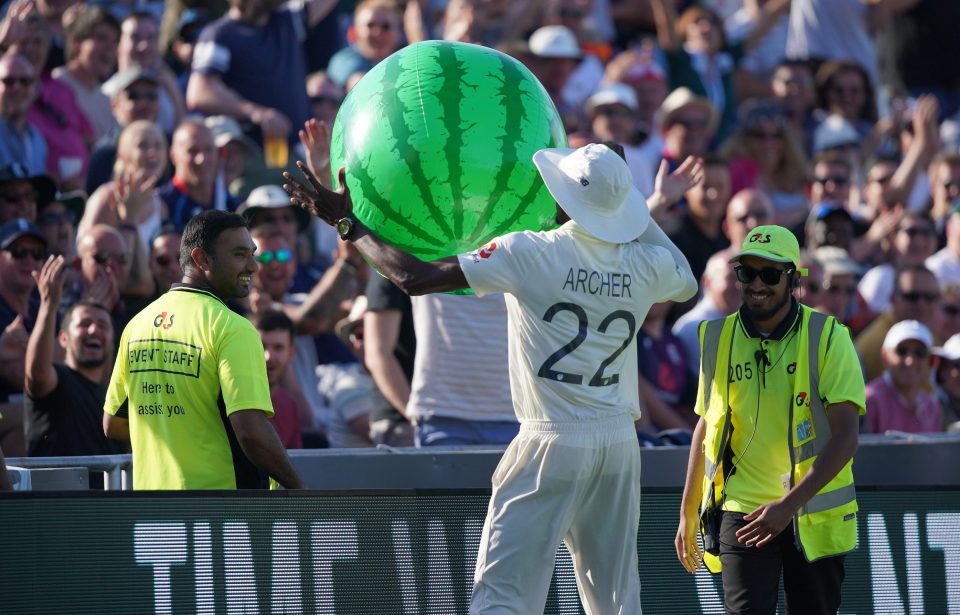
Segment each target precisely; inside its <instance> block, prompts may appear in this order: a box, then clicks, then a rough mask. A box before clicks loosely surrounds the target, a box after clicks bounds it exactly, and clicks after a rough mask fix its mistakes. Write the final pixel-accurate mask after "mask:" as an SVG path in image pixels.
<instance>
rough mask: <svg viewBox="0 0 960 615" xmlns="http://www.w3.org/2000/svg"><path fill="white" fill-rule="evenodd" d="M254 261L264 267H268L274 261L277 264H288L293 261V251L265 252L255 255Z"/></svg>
mask: <svg viewBox="0 0 960 615" xmlns="http://www.w3.org/2000/svg"><path fill="white" fill-rule="evenodd" d="M256 259H257V261H258V262H260V263H261V264H264V265H269V264H270V263H272V262H274V261H276V262H278V263H289V262H290V261H292V260H293V251H292V250H288V249H286V248H283V249H282V250H267V251H266V252H261V253H260V254H257V256H256Z"/></svg>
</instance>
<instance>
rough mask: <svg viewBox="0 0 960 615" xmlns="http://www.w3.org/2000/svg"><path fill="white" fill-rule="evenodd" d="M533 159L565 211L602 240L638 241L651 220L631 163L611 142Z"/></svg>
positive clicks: (551, 152) (552, 151) (555, 151)
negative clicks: (611, 145)
mask: <svg viewBox="0 0 960 615" xmlns="http://www.w3.org/2000/svg"><path fill="white" fill-rule="evenodd" d="M533 163H534V164H535V165H536V166H537V169H538V170H539V171H540V176H541V177H543V182H544V183H545V184H546V185H547V189H548V190H549V191H550V194H552V195H553V198H554V199H555V200H556V201H557V203H558V204H559V205H560V207H562V208H563V211H565V212H567V214H568V215H569V216H570V217H571V218H573V220H574V221H575V222H576V223H577V224H579V225H580V226H582V227H583V228H584V229H586V231H587V232H588V233H590V234H591V235H593V236H594V237H596V238H597V239H602V240H603V241H609V242H610V243H626V242H628V241H633V240H634V239H636V238H637V237H639V236H640V235H641V234H642V233H643V231H644V230H646V228H647V225H648V224H649V223H650V211H649V209H648V208H647V201H646V199H645V198H643V195H642V194H641V193H640V191H639V190H637V189H636V188H634V186H633V177H632V175H631V174H630V169H629V168H628V167H627V163H626V162H624V160H623V158H621V157H620V156H618V155H617V154H616V153H615V152H614V151H613V150H612V149H610V148H609V147H607V146H606V145H600V144H597V143H590V144H588V145H584V146H583V147H581V148H579V149H571V148H555V149H542V150H540V151H538V152H537V153H535V154H534V155H533Z"/></svg>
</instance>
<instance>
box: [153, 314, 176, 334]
mask: <svg viewBox="0 0 960 615" xmlns="http://www.w3.org/2000/svg"><path fill="white" fill-rule="evenodd" d="M153 326H154V327H157V328H163V329H164V330H167V329H169V328H170V327H172V326H173V314H170V318H167V313H166V312H160V313H159V314H157V317H156V318H154V319H153Z"/></svg>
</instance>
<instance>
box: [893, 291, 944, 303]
mask: <svg viewBox="0 0 960 615" xmlns="http://www.w3.org/2000/svg"><path fill="white" fill-rule="evenodd" d="M900 296H901V297H903V298H904V299H905V300H907V301H909V302H910V303H916V302H918V301H920V300H921V299H923V300H924V301H926V302H927V303H933V302H934V301H936V300H937V299H939V298H940V295H939V294H938V293H921V292H919V291H910V292H907V293H900Z"/></svg>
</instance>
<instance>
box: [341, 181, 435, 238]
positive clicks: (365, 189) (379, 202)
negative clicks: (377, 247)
mask: <svg viewBox="0 0 960 615" xmlns="http://www.w3.org/2000/svg"><path fill="white" fill-rule="evenodd" d="M352 179H354V180H355V181H357V182H359V183H360V190H359V191H358V192H359V193H360V194H362V195H364V196H365V197H366V198H367V200H368V201H370V203H371V204H372V205H373V206H374V208H376V209H377V210H379V211H380V212H381V213H382V214H383V215H384V217H386V218H387V219H388V220H390V221H391V222H394V223H395V224H397V225H398V226H401V227H403V229H404V230H406V231H407V232H408V233H410V234H411V235H413V236H414V237H416V238H417V239H419V240H421V241H423V242H424V243H427V244H429V243H430V242H432V241H433V240H434V239H433V237H431V236H430V234H429V233H425V232H424V231H423V229H422V228H420V227H419V226H417V225H416V224H414V223H413V222H411V221H410V220H409V219H407V218H405V217H404V216H402V215H400V214H399V213H397V212H396V211H395V210H394V209H393V208H392V207H390V203H389V201H387V199H385V198H384V197H383V196H382V195H381V194H380V193H379V192H378V191H377V189H376V185H375V182H374V180H373V178H372V177H371V176H370V173H369V172H368V171H367V167H366V165H362V164H361V165H359V166H358V167H357V168H356V170H354V172H353V175H352ZM361 222H363V223H364V224H368V223H369V222H370V221H369V220H361ZM390 243H391V244H392V245H395V246H397V247H403V248H404V249H406V250H407V251H408V252H411V251H412V252H417V251H419V250H420V248H421V246H415V245H413V244H401V242H399V241H397V239H396V238H394V237H391V238H390Z"/></svg>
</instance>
